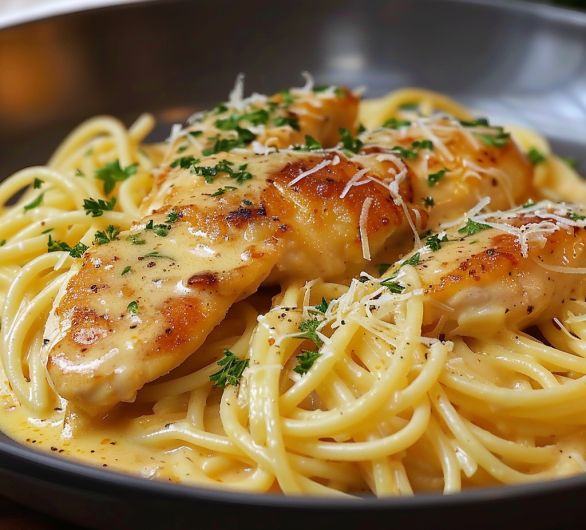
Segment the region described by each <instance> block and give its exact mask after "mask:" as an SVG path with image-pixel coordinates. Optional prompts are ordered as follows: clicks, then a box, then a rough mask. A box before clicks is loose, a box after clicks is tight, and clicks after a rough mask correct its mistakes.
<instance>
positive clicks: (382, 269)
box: [376, 263, 391, 276]
mask: <svg viewBox="0 0 586 530" xmlns="http://www.w3.org/2000/svg"><path fill="white" fill-rule="evenodd" d="M390 266H391V264H390V263H379V264H378V265H377V266H376V270H377V271H378V274H379V276H380V275H381V274H383V273H384V272H386V271H388V270H389V267H390Z"/></svg>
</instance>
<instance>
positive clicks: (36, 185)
mask: <svg viewBox="0 0 586 530" xmlns="http://www.w3.org/2000/svg"><path fill="white" fill-rule="evenodd" d="M44 182H45V181H44V180H41V179H39V178H35V180H33V188H34V189H36V190H38V189H39V188H40V187H41V186H42V185H43V183H44Z"/></svg>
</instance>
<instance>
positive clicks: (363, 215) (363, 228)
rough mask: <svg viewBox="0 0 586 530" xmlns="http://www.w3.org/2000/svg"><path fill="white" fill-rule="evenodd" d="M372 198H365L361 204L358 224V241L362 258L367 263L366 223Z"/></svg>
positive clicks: (368, 249) (368, 250)
mask: <svg viewBox="0 0 586 530" xmlns="http://www.w3.org/2000/svg"><path fill="white" fill-rule="evenodd" d="M373 200H374V199H373V198H372V197H367V198H366V199H364V202H363V203H362V210H361V211H360V224H359V231H360V241H361V243H362V257H363V258H364V259H366V260H368V261H370V246H369V245H368V230H367V222H368V210H369V209H370V206H371V205H372V202H373Z"/></svg>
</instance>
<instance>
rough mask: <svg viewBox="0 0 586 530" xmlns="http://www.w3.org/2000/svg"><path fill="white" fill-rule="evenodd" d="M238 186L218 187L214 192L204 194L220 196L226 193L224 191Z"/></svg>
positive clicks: (235, 188)
mask: <svg viewBox="0 0 586 530" xmlns="http://www.w3.org/2000/svg"><path fill="white" fill-rule="evenodd" d="M237 189H238V188H237V187H236V186H224V187H222V188H218V189H217V190H216V191H214V193H204V195H209V196H210V197H219V196H220V195H224V193H226V192H228V191H233V190H237Z"/></svg>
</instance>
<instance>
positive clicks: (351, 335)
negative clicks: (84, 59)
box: [0, 89, 586, 496]
mask: <svg viewBox="0 0 586 530" xmlns="http://www.w3.org/2000/svg"><path fill="white" fill-rule="evenodd" d="M406 104H407V105H406ZM412 104H416V105H417V106H418V109H419V111H420V112H421V113H422V114H424V115H429V114H431V113H433V112H446V113H449V114H451V115H453V116H455V117H457V118H460V119H466V120H467V119H470V118H471V115H470V113H469V111H468V110H466V109H465V108H463V107H461V106H460V105H458V104H457V103H455V102H454V101H452V100H450V99H449V98H447V97H445V96H443V95H440V94H436V93H433V92H430V91H425V90H419V89H405V90H400V91H396V92H393V93H391V94H390V95H388V96H386V97H384V98H381V99H378V100H370V101H365V102H363V103H362V106H361V109H360V113H361V116H360V117H361V121H362V123H364V124H365V125H366V126H367V127H369V128H375V127H378V126H380V125H381V124H382V123H383V122H384V121H385V120H387V119H388V118H392V117H398V118H400V117H405V116H407V117H408V116H409V115H410V112H412V111H411V110H410V109H409V105H412ZM153 125H154V123H153V118H152V117H150V116H149V115H144V116H141V117H140V118H139V119H138V120H137V121H136V122H135V123H134V124H133V125H132V126H131V127H130V128H129V129H126V128H125V127H124V126H123V124H121V123H120V122H118V121H117V120H115V119H113V118H110V117H98V118H94V119H92V120H89V121H88V122H86V123H84V124H82V125H81V126H80V127H78V128H77V129H76V130H74V131H73V132H72V133H71V135H70V136H69V137H68V138H66V139H65V140H64V142H63V143H62V144H61V146H60V147H59V148H58V149H57V151H56V153H55V154H54V156H53V157H52V159H51V160H50V161H49V163H48V164H47V166H43V167H33V168H29V169H25V170H23V171H20V172H18V173H16V174H14V175H12V176H11V177H9V178H7V179H6V180H4V181H3V182H2V184H0V204H1V205H2V209H1V211H0V239H1V240H2V246H1V247H0V303H1V304H2V307H3V309H2V321H1V350H0V355H1V360H2V363H1V365H2V374H0V375H1V377H0V403H1V404H2V406H3V409H2V412H1V413H0V427H1V428H2V430H3V431H5V432H6V433H7V434H9V435H10V436H12V437H14V438H16V439H17V440H21V441H24V442H25V443H29V444H35V445H37V446H40V447H42V448H45V449H46V450H52V451H54V452H60V453H65V454H66V455H69V456H71V457H74V458H81V459H82V460H85V461H89V462H93V463H95V464H97V465H102V466H109V467H112V468H114V469H117V470H122V471H127V472H133V473H139V474H142V475H143V476H146V477H158V478H161V479H164V480H170V481H174V482H181V483H189V484H202V485H206V486H208V487H221V488H229V489H237V490H245V491H250V492H270V491H273V492H282V493H285V494H297V495H299V494H304V495H336V496H348V495H356V494H358V495H360V494H366V493H372V494H374V495H377V496H385V495H411V494H413V493H417V492H424V491H443V492H444V493H455V492H458V491H460V490H462V489H465V488H469V487H478V486H483V485H492V484H514V483H522V482H529V481H535V480H543V479H549V478H555V477H561V476H566V475H570V474H574V473H578V472H584V471H586V461H585V457H586V436H585V431H584V429H585V427H586V345H585V344H586V343H585V341H586V311H585V309H586V306H585V302H584V301H583V300H584V297H582V298H576V299H575V300H574V301H572V302H571V303H569V304H567V305H564V306H563V307H562V308H560V310H559V311H558V313H557V316H556V319H557V322H556V323H552V321H551V320H547V321H544V322H541V323H539V325H538V326H537V327H538V333H532V334H528V333H527V332H525V331H524V330H521V329H503V330H501V331H500V332H499V333H498V334H497V335H496V336H491V337H487V338H486V339H484V338H470V337H464V336H458V335H455V336H453V337H450V340H447V341H446V340H440V338H438V337H439V329H435V330H429V329H425V326H424V324H423V321H424V304H423V290H422V285H421V279H420V277H419V276H418V273H417V271H416V269H415V268H414V267H412V266H410V265H406V266H405V267H403V268H402V274H404V281H405V283H406V285H407V287H406V289H405V290H404V291H403V292H402V293H400V294H397V293H389V292H388V290H386V289H385V288H384V287H381V285H380V284H379V283H378V280H377V278H373V279H372V280H370V281H366V282H361V281H359V280H356V279H353V280H351V281H350V282H349V283H327V282H323V281H321V280H314V281H311V282H308V283H307V284H298V283H291V284H290V285H287V286H286V287H285V288H284V289H283V291H282V292H281V293H280V294H279V295H278V296H277V297H276V298H275V301H274V302H273V303H270V302H269V301H268V295H267V294H263V293H259V294H257V295H253V296H252V297H249V298H248V299H246V300H245V301H242V302H239V303H238V304H237V305H236V306H234V307H233V308H232V309H231V310H230V312H229V313H228V316H227V317H226V319H225V321H224V322H223V323H222V324H221V325H220V326H219V327H218V328H217V329H216V330H214V331H213V332H212V334H211V335H210V336H209V337H208V339H207V340H206V342H205V343H204V345H203V346H202V347H201V348H200V349H199V350H198V352H197V355H194V356H192V357H191V358H189V359H188V360H187V361H186V362H185V363H184V364H182V365H181V366H180V367H179V368H177V369H175V370H174V371H173V372H171V373H170V374H168V375H167V376H165V377H164V378H162V379H160V380H157V381H155V382H153V383H150V384H148V385H147V386H145V387H144V388H143V389H142V390H141V391H140V392H139V393H138V396H137V399H136V402H135V403H129V404H123V405H121V406H120V407H118V408H117V409H116V411H115V412H113V414H112V415H111V416H110V417H109V418H107V419H105V420H103V421H97V420H95V421H93V422H91V421H90V420H88V419H87V418H83V417H80V416H78V414H77V413H76V412H75V411H73V410H70V409H69V407H68V405H67V402H66V401H65V400H63V399H62V398H60V397H59V396H58V395H57V394H56V392H55V391H54V389H53V388H52V386H51V383H50V380H49V378H48V377H47V373H46V368H45V364H46V359H43V358H42V356H41V354H40V352H41V347H42V343H43V330H44V328H45V323H46V321H47V319H48V318H50V311H51V307H52V305H53V302H54V300H55V297H56V296H57V294H58V292H59V290H60V288H61V286H62V285H63V284H64V283H65V282H66V281H67V280H68V279H69V277H70V276H71V275H72V274H73V273H74V272H75V271H76V270H77V267H78V265H76V260H75V259H74V258H73V257H71V255H70V252H69V250H67V249H70V248H73V247H74V246H75V245H76V244H77V243H79V242H80V243H82V244H84V245H87V246H89V245H90V244H91V242H92V240H93V239H94V235H95V233H96V231H98V230H105V229H107V227H108V225H117V226H119V227H121V228H122V229H126V228H128V227H129V226H130V224H131V222H132V221H133V219H136V218H137V217H139V215H140V213H141V203H142V201H143V199H144V198H145V197H146V196H147V195H148V193H149V190H150V189H151V186H152V175H153V173H154V172H155V171H156V167H157V165H158V164H159V162H160V161H161V159H162V156H163V153H164V149H165V147H164V146H163V145H146V144H145V143H144V140H145V138H146V136H147V135H148V134H149V132H150V131H151V129H152V127H153ZM510 131H511V132H512V134H513V135H514V137H515V139H516V140H517V142H518V143H519V144H520V145H521V146H522V147H523V148H524V149H525V150H526V151H530V150H531V149H532V148H533V149H536V150H538V151H539V153H541V154H542V155H543V156H544V157H545V158H544V161H543V163H540V164H539V165H537V166H536V170H535V172H534V186H535V189H536V190H538V191H539V193H540V195H541V196H542V197H543V198H547V199H551V200H556V201H563V200H571V201H579V202H580V201H581V202H586V185H585V184H584V183H583V182H582V181H581V180H580V177H579V176H578V174H577V173H576V172H575V171H574V170H573V169H572V168H570V167H569V166H568V165H567V164H566V163H565V162H564V161H562V160H561V159H560V158H558V157H557V156H555V155H554V154H552V153H551V149H550V147H549V145H548V143H547V141H546V140H545V139H544V138H542V137H541V136H539V135H538V134H536V133H535V132H533V131H529V130H524V129H521V128H517V127H511V128H510ZM116 161H117V162H118V163H119V167H120V170H122V171H124V170H125V168H129V167H132V168H133V170H132V171H129V173H132V174H131V175H126V176H127V177H128V178H124V179H123V181H121V182H120V183H116V189H115V194H114V195H115V197H116V198H117V201H116V204H115V208H114V209H112V210H109V211H104V212H103V214H102V215H98V216H95V217H94V216H90V215H87V212H86V211H85V210H84V207H83V206H84V200H86V199H87V198H88V197H91V198H93V199H95V200H102V201H108V200H109V197H108V196H107V195H106V194H105V193H104V191H103V187H102V185H101V183H100V181H99V180H98V179H96V178H94V175H95V174H96V171H99V170H100V168H102V167H104V166H105V165H107V164H113V163H115V162H116ZM39 197H41V199H39ZM35 203H36V205H35ZM31 205H33V206H31ZM369 206H370V203H368V204H366V205H365V206H364V207H363V209H366V214H368V207H369ZM49 238H50V239H49ZM48 239H49V241H52V242H53V244H59V243H64V244H66V245H65V246H63V247H58V248H57V249H54V250H55V251H53V252H47V244H48ZM56 242H58V243H56ZM60 248H62V249H60ZM322 300H327V301H329V305H327V307H326V308H323V307H322V308H320V307H319V304H320V301H322ZM307 320H313V321H315V322H316V326H317V327H316V328H315V329H314V330H313V331H314V333H315V334H316V335H315V336H316V337H317V340H316V341H315V342H316V348H317V349H318V350H319V351H318V352H315V354H316V359H315V362H314V363H313V366H312V368H311V370H309V371H307V373H305V374H303V375H301V374H300V373H297V372H296V371H295V369H294V368H295V366H296V363H297V362H298V359H299V358H300V357H303V356H304V355H305V356H310V355H311V354H312V352H307V351H304V345H306V342H305V341H304V339H303V338H302V337H300V333H299V329H300V324H301V323H302V322H303V321H307ZM439 327H440V328H441V323H440V324H439ZM535 337H543V338H544V340H540V339H539V338H535ZM225 349H229V350H230V351H231V352H233V353H234V354H235V355H236V356H237V357H238V358H247V359H248V360H249V364H248V368H247V369H246V370H245V371H244V374H243V376H242V379H241V382H240V385H239V386H234V385H232V386H230V385H229V386H226V387H225V388H224V389H219V388H217V387H215V386H214V385H213V384H212V382H211V381H210V376H212V375H213V374H214V373H216V372H217V370H218V365H217V363H216V361H217V360H218V359H219V358H220V357H221V356H222V352H223V351H224V350H225Z"/></svg>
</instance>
